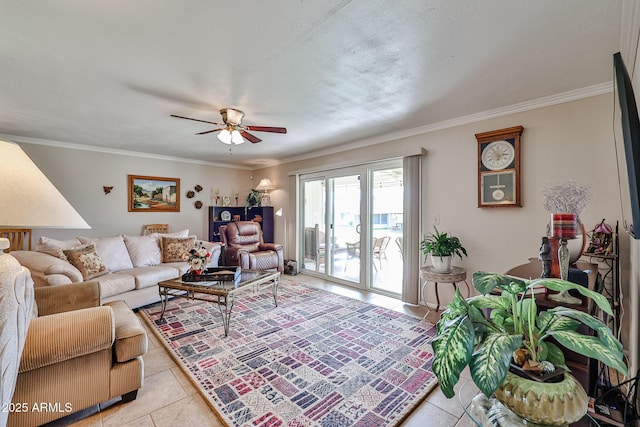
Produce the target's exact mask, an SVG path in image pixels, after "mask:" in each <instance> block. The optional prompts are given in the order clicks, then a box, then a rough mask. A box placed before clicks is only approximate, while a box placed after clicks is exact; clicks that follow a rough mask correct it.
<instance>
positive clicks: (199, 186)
mask: <svg viewBox="0 0 640 427" xmlns="http://www.w3.org/2000/svg"><path fill="white" fill-rule="evenodd" d="M193 189H194V190H196V191H197V192H198V193H199V192H201V191H202V186H201V185H199V184H198V185H196V186H195V187H193Z"/></svg>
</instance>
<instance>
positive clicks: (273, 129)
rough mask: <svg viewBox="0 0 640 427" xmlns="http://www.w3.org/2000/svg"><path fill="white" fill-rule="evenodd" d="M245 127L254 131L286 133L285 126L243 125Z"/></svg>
mask: <svg viewBox="0 0 640 427" xmlns="http://www.w3.org/2000/svg"><path fill="white" fill-rule="evenodd" d="M245 129H247V130H253V131H256V132H273V133H287V128H276V127H270V126H245Z"/></svg>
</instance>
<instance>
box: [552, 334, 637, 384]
mask: <svg viewBox="0 0 640 427" xmlns="http://www.w3.org/2000/svg"><path fill="white" fill-rule="evenodd" d="M549 335H551V336H552V337H554V338H555V339H556V341H558V342H559V343H560V344H561V345H562V346H564V347H566V348H567V349H569V350H572V351H575V352H576V353H579V354H582V355H583V356H587V357H591V358H593V359H598V360H599V361H601V362H602V363H604V364H605V365H607V366H610V367H612V368H614V369H617V370H618V371H620V372H621V373H623V374H624V375H629V371H628V369H627V366H626V365H625V364H624V363H623V362H622V359H621V356H620V353H619V352H618V351H617V349H616V348H609V347H607V346H606V345H604V344H602V342H601V341H600V340H599V339H597V338H596V337H592V336H588V335H583V334H581V333H579V332H575V331H550V332H549Z"/></svg>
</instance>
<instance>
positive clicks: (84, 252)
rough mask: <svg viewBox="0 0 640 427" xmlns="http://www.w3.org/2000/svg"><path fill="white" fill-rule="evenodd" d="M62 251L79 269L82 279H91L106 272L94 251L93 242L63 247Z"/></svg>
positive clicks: (100, 259) (94, 245)
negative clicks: (68, 247)
mask: <svg viewBox="0 0 640 427" xmlns="http://www.w3.org/2000/svg"><path fill="white" fill-rule="evenodd" d="M63 252H64V255H65V256H66V257H67V260H69V263H71V265H73V266H74V267H75V268H77V269H78V271H80V273H81V274H82V278H83V279H84V280H89V279H93V278H94V277H98V276H102V275H103V274H106V273H107V267H106V266H105V265H104V262H102V258H100V255H99V254H98V252H97V251H96V244H95V243H89V244H86V245H80V246H76V247H74V248H71V249H64V250H63Z"/></svg>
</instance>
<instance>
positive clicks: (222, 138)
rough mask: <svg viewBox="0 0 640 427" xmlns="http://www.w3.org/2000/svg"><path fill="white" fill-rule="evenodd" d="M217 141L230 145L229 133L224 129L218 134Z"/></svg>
mask: <svg viewBox="0 0 640 427" xmlns="http://www.w3.org/2000/svg"><path fill="white" fill-rule="evenodd" d="M218 139H219V140H220V142H222V143H223V144H227V145H231V133H229V131H228V130H226V129H223V130H221V131H220V133H219V134H218Z"/></svg>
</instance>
